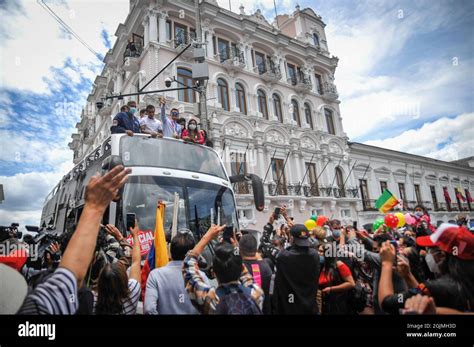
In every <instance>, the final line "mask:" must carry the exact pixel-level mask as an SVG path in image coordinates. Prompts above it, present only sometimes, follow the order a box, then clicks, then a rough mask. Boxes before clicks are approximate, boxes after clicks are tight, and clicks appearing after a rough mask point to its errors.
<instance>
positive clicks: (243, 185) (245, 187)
mask: <svg viewBox="0 0 474 347" xmlns="http://www.w3.org/2000/svg"><path fill="white" fill-rule="evenodd" d="M233 188H234V192H235V193H236V194H253V192H252V183H251V182H237V183H235V184H234V187H233Z"/></svg>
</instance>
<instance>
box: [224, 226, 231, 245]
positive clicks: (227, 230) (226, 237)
mask: <svg viewBox="0 0 474 347" xmlns="http://www.w3.org/2000/svg"><path fill="white" fill-rule="evenodd" d="M233 237H234V226H233V225H228V226H226V227H225V229H224V231H223V233H222V238H223V240H224V241H225V242H229V243H230V242H231V239H232V238H233Z"/></svg>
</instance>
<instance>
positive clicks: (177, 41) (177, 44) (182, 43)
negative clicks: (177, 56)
mask: <svg viewBox="0 0 474 347" xmlns="http://www.w3.org/2000/svg"><path fill="white" fill-rule="evenodd" d="M195 40H196V34H195V33H185V32H180V33H178V34H177V35H176V37H175V38H174V40H173V41H172V44H173V47H174V48H175V49H176V50H177V51H178V52H181V51H182V50H183V49H184V48H185V47H186V46H187V45H188V44H190V43H193V41H195ZM192 48H193V46H192V45H191V47H189V48H188V49H187V50H186V51H184V52H183V54H182V55H181V56H182V57H183V58H184V59H190V58H192V57H193V49H192Z"/></svg>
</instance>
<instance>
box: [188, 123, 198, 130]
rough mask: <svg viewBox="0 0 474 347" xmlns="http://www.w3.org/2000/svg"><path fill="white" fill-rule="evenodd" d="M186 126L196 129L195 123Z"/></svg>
mask: <svg viewBox="0 0 474 347" xmlns="http://www.w3.org/2000/svg"><path fill="white" fill-rule="evenodd" d="M188 128H189V130H196V125H195V124H189V125H188Z"/></svg>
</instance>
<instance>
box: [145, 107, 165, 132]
mask: <svg viewBox="0 0 474 347" xmlns="http://www.w3.org/2000/svg"><path fill="white" fill-rule="evenodd" d="M140 129H141V131H142V133H144V134H150V135H151V137H157V136H158V137H163V128H162V126H161V122H160V121H159V120H158V119H156V118H155V106H153V105H148V106H147V107H146V116H145V117H143V118H142V119H140Z"/></svg>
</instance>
